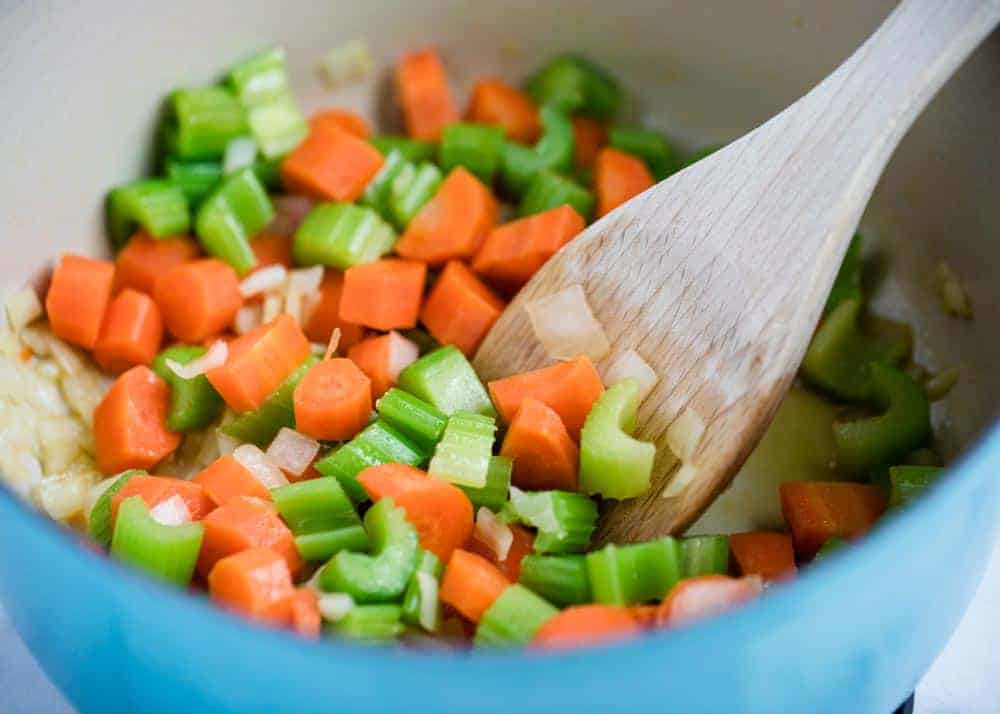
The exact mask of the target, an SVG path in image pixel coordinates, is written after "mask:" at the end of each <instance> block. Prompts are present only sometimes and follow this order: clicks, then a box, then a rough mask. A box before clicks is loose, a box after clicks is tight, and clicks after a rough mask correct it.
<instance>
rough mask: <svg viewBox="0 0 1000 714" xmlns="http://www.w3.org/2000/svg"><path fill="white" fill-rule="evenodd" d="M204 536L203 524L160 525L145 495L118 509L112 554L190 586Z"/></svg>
mask: <svg viewBox="0 0 1000 714" xmlns="http://www.w3.org/2000/svg"><path fill="white" fill-rule="evenodd" d="M203 535H204V528H203V527H202V525H201V524H200V523H185V524H184V525H180V526H165V525H163V524H161V523H157V522H156V521H155V520H153V517H152V516H150V515H149V508H148V507H147V506H146V502H145V501H143V500H142V496H132V497H131V498H126V499H125V500H124V501H122V504H121V506H119V507H118V518H117V520H116V521H115V532H114V535H113V537H112V539H111V554H112V555H114V556H115V557H116V558H118V559H119V560H121V561H122V562H125V563H129V564H130V565H134V566H136V567H138V568H141V569H142V570H145V571H146V572H147V573H149V574H150V575H153V576H155V577H157V578H160V579H162V580H166V581H167V582H171V583H176V584H177V585H187V584H188V583H190V582H191V575H192V574H193V573H194V566H195V564H196V563H197V562H198V551H199V550H200V549H201V540H202V536H203Z"/></svg>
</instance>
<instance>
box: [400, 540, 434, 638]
mask: <svg viewBox="0 0 1000 714" xmlns="http://www.w3.org/2000/svg"><path fill="white" fill-rule="evenodd" d="M443 572H444V565H443V564H442V563H441V560H440V559H439V558H438V557H437V556H436V555H434V554H433V553H432V552H430V551H429V550H421V551H420V552H419V554H418V555H417V567H416V569H415V570H414V571H413V575H412V576H410V582H409V583H407V585H406V592H405V593H404V595H403V621H404V622H407V623H409V624H411V625H414V626H421V622H420V612H421V610H422V607H423V590H422V589H421V587H420V578H418V577H417V573H427V574H428V575H430V576H431V577H433V578H434V579H435V580H437V581H440V580H441V575H442V573H443ZM434 600H435V605H434V606H435V612H436V614H435V617H434V621H433V623H432V624H431V627H427V628H425V629H426V630H427V631H428V632H434V631H435V630H437V625H438V623H439V622H440V621H441V605H440V603H439V602H438V601H437V597H436V593H435V598H434Z"/></svg>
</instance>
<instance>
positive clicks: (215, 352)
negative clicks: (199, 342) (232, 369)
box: [167, 340, 229, 379]
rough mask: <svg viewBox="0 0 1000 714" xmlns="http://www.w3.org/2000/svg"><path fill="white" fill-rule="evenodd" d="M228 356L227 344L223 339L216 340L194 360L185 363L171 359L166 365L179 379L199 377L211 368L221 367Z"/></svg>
mask: <svg viewBox="0 0 1000 714" xmlns="http://www.w3.org/2000/svg"><path fill="white" fill-rule="evenodd" d="M228 357H229V345H227V344H226V341H225V340H216V341H215V342H214V343H213V344H212V346H211V347H209V348H208V352H206V353H205V354H203V355H202V356H201V357H199V358H198V359H196V360H192V361H191V362H188V363H187V364H178V363H177V362H175V361H174V360H172V359H168V360H167V367H169V368H170V371H171V372H173V373H174V374H176V375H177V376H178V377H180V378H181V379H194V378H195V377H200V376H201V375H203V374H205V372H208V371H209V370H211V369H215V368H216V367H221V366H222V365H224V364H225V363H226V359H227V358H228Z"/></svg>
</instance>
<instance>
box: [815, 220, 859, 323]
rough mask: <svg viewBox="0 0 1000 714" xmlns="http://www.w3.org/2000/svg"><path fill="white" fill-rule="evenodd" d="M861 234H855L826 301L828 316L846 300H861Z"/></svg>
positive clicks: (824, 310)
mask: <svg viewBox="0 0 1000 714" xmlns="http://www.w3.org/2000/svg"><path fill="white" fill-rule="evenodd" d="M861 240H862V239H861V234H860V233H855V234H854V237H853V238H852V239H851V244H850V245H849V246H848V247H847V252H846V253H845V254H844V260H843V262H842V263H841V264H840V270H839V271H838V272H837V278H836V280H834V281H833V287H832V288H830V296H829V297H828V298H827V299H826V306H825V307H824V308H823V314H824V315H828V314H830V312H831V311H832V310H834V308H836V307H837V306H838V305H840V303H842V302H844V301H845V300H861V298H862V293H861V270H862V267H863V266H862V261H861Z"/></svg>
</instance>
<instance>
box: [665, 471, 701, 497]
mask: <svg viewBox="0 0 1000 714" xmlns="http://www.w3.org/2000/svg"><path fill="white" fill-rule="evenodd" d="M697 476H698V467H697V466H695V465H694V464H681V467H680V468H679V469H677V471H675V472H674V475H673V476H671V477H670V481H669V483H667V487H666V488H664V489H663V498H677V497H678V496H680V495H681V494H682V493H683V492H684V489H685V488H687V487H688V486H689V485H690V484H691V482H692V481H694V480H695V478H696V477H697Z"/></svg>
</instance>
